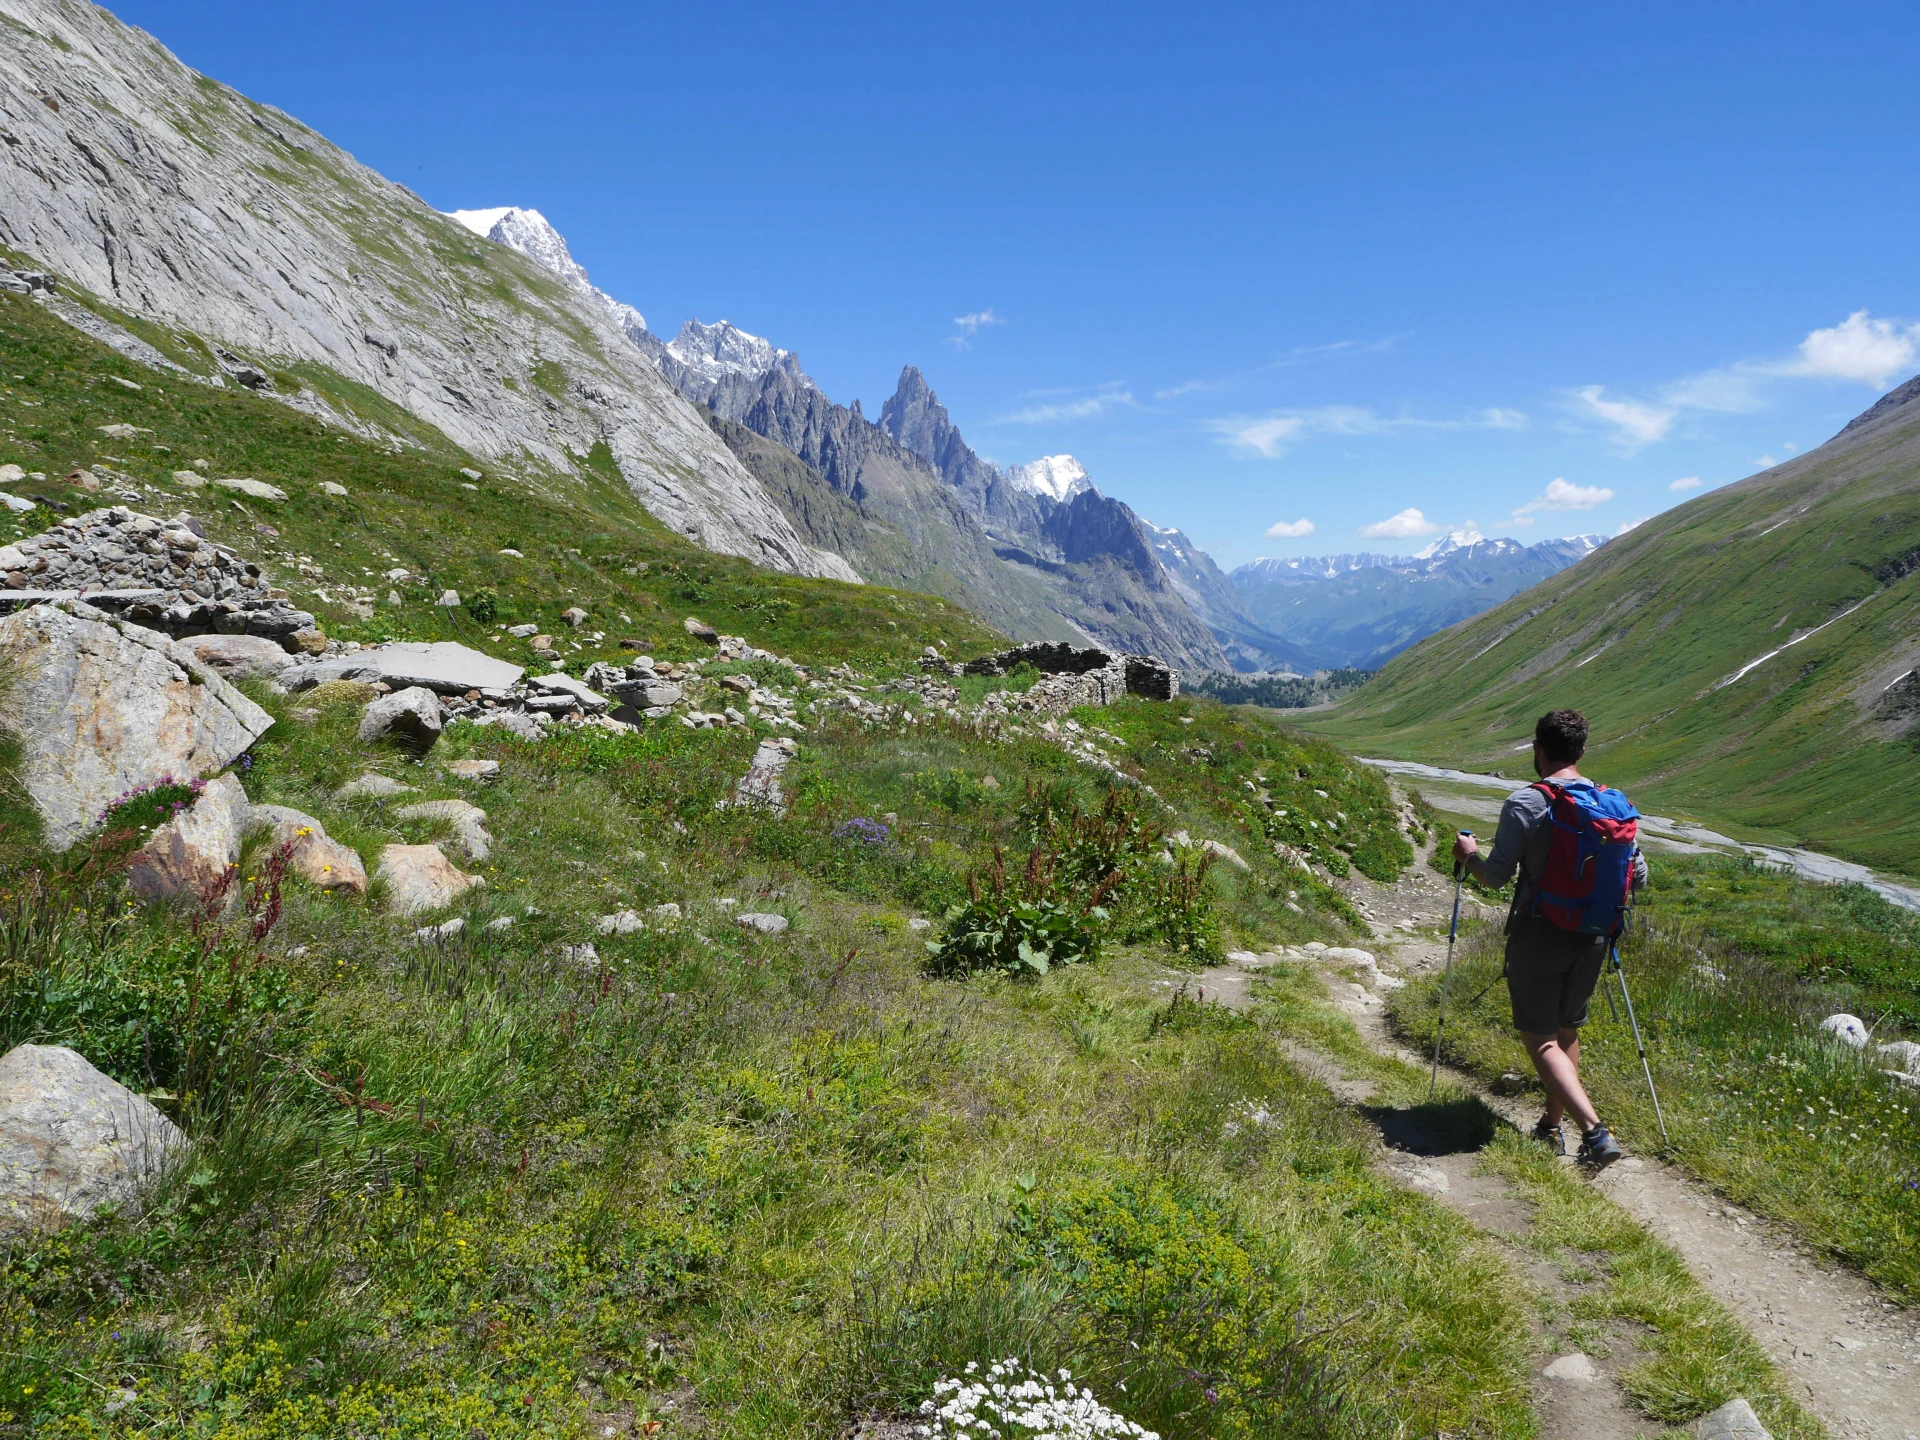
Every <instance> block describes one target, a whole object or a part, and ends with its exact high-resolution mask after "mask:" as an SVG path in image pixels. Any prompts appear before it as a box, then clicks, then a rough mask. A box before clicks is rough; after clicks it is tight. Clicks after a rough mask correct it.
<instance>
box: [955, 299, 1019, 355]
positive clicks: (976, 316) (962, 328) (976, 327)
mask: <svg viewBox="0 0 1920 1440" xmlns="http://www.w3.org/2000/svg"><path fill="white" fill-rule="evenodd" d="M953 323H954V328H955V333H954V334H952V335H949V336H947V338H946V340H945V341H944V342H943V343H945V344H948V345H951V346H953V347H954V348H955V349H957V350H971V349H972V348H973V337H974V336H975V335H977V334H979V333H980V332H981V331H982V330H984V329H986V327H987V326H989V325H1004V324H1006V323H1007V322H1006V321H1004V320H1002V319H1001V318H1000V317H999V316H998V315H995V314H994V313H993V307H992V306H991V305H989V306H988V307H987V308H986V309H984V310H975V311H973V312H972V313H971V314H967V315H956V316H954V317H953Z"/></svg>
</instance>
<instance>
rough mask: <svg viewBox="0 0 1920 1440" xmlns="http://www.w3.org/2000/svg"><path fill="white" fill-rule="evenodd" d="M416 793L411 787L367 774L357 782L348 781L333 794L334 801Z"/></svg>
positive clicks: (383, 797) (381, 798)
mask: <svg viewBox="0 0 1920 1440" xmlns="http://www.w3.org/2000/svg"><path fill="white" fill-rule="evenodd" d="M416 793H417V792H416V791H415V790H414V788H413V786H411V785H402V784H401V783H400V782H399V781H398V780H394V779H392V778H390V777H388V776H386V775H375V774H372V773H368V774H366V775H362V776H361V777H360V778H359V779H357V780H349V781H348V782H347V783H346V784H344V785H342V786H341V787H340V788H339V789H338V790H336V791H334V792H333V798H334V799H336V800H358V799H361V798H363V797H370V798H372V799H375V800H385V799H389V798H390V797H392V796H395V795H412V794H416Z"/></svg>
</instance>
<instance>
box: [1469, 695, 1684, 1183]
mask: <svg viewBox="0 0 1920 1440" xmlns="http://www.w3.org/2000/svg"><path fill="white" fill-rule="evenodd" d="M1586 748H1587V721H1586V717H1585V716H1583V715H1582V714H1581V713H1580V712H1579V711H1578V710H1555V711H1553V712H1552V713H1551V714H1547V715H1542V716H1541V717H1540V722H1539V724H1537V725H1535V726H1534V728H1533V769H1534V773H1535V774H1537V775H1538V776H1539V777H1540V779H1539V781H1538V782H1536V783H1535V784H1532V785H1528V786H1526V787H1525V788H1523V789H1520V790H1516V791H1514V792H1513V793H1512V794H1511V795H1509V796H1508V797H1507V803H1506V804H1505V805H1503V806H1501V807H1500V824H1499V826H1498V828H1496V829H1495V831H1494V834H1493V850H1492V851H1491V852H1490V853H1489V854H1487V855H1486V856H1485V857H1482V856H1481V854H1480V847H1479V845H1478V844H1477V843H1475V841H1474V838H1473V837H1472V836H1471V835H1461V836H1459V837H1458V838H1456V839H1455V841H1454V844H1453V858H1454V862H1455V864H1456V865H1459V866H1463V867H1465V869H1466V870H1467V872H1468V873H1469V874H1470V875H1472V876H1473V878H1474V879H1476V880H1478V881H1479V882H1480V883H1481V884H1483V885H1487V886H1490V887H1492V888H1493V889H1496V890H1497V889H1499V888H1500V887H1501V886H1503V885H1505V884H1506V883H1507V881H1508V879H1509V878H1511V877H1512V876H1513V874H1514V872H1515V871H1516V870H1518V871H1519V874H1520V879H1519V883H1518V884H1517V885H1516V886H1515V888H1514V895H1513V907H1512V909H1511V910H1509V911H1508V913H1507V928H1506V934H1507V993H1508V994H1509V996H1511V998H1512V1001H1513V1025H1514V1028H1515V1029H1516V1030H1518V1031H1519V1032H1520V1037H1521V1039H1522V1040H1524V1041H1525V1042H1526V1046H1527V1052H1528V1054H1530V1055H1531V1056H1532V1057H1533V1068H1534V1069H1535V1070H1536V1071H1538V1072H1539V1074H1540V1083H1541V1084H1542V1085H1543V1086H1545V1087H1546V1092H1547V1111H1546V1114H1544V1115H1542V1116H1541V1117H1540V1123H1539V1124H1537V1125H1535V1126H1534V1127H1533V1137H1534V1138H1535V1139H1536V1140H1539V1141H1541V1142H1542V1143H1543V1144H1546V1145H1550V1146H1552V1147H1553V1149H1554V1150H1555V1151H1556V1152H1557V1153H1558V1154H1561V1155H1564V1154H1566V1153H1567V1142H1566V1139H1565V1137H1564V1136H1563V1135H1562V1133H1561V1130H1560V1122H1561V1118H1562V1117H1563V1116H1566V1115H1572V1116H1573V1118H1574V1121H1575V1122H1576V1123H1577V1124H1578V1125H1579V1126H1580V1149H1579V1152H1578V1158H1579V1161H1580V1163H1581V1164H1583V1165H1587V1166H1591V1167H1593V1168H1595V1169H1598V1168H1600V1167H1602V1166H1606V1165H1611V1164H1612V1163H1613V1162H1614V1161H1616V1160H1618V1159H1620V1158H1622V1156H1623V1155H1624V1154H1625V1152H1624V1151H1623V1150H1621V1148H1620V1145H1619V1142H1618V1141H1616V1140H1615V1139H1614V1138H1613V1136H1612V1135H1610V1134H1609V1133H1608V1132H1607V1127H1606V1126H1604V1125H1602V1124H1601V1123H1600V1116H1599V1113H1598V1112H1597V1111H1596V1110H1595V1109H1594V1108H1593V1102H1592V1101H1591V1100H1589V1099H1588V1098H1587V1092H1586V1090H1585V1088H1583V1087H1582V1086H1581V1084H1580V1027H1581V1026H1582V1025H1584V1024H1586V1023H1587V1004H1588V1002H1589V1001H1590V1000H1591V999H1592V998H1593V987H1594V986H1595V985H1596V984H1597V983H1598V982H1599V979H1600V969H1601V966H1602V965H1604V964H1605V963H1606V959H1607V954H1608V951H1609V949H1610V947H1611V946H1612V944H1613V940H1614V937H1615V936H1617V935H1618V934H1619V933H1620V928H1621V925H1622V923H1623V920H1624V916H1625V908H1626V904H1627V900H1628V893H1629V889H1633V890H1637V889H1639V888H1640V887H1641V886H1643V885H1645V884H1646V883H1647V862H1646V859H1645V857H1643V856H1642V855H1641V854H1640V849H1639V846H1638V845H1637V844H1636V843H1635V840H1636V838H1637V835H1638V827H1637V825H1636V822H1637V820H1638V819H1639V816H1638V814H1637V813H1636V812H1635V811H1634V808H1633V806H1632V805H1630V804H1628V803H1627V798H1626V796H1624V795H1622V794H1621V793H1620V792H1619V791H1618V790H1609V789H1607V788H1606V787H1605V786H1602V785H1596V784H1595V783H1594V782H1593V781H1591V780H1589V779H1587V778H1586V777H1585V776H1583V775H1582V774H1581V773H1580V770H1579V763H1580V757H1581V756H1582V755H1584V754H1585V753H1586Z"/></svg>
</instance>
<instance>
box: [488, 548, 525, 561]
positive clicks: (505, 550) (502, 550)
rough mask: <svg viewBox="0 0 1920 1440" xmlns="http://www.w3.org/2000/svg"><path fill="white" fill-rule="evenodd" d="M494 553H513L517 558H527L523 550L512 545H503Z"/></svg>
mask: <svg viewBox="0 0 1920 1440" xmlns="http://www.w3.org/2000/svg"><path fill="white" fill-rule="evenodd" d="M493 553H494V554H496V555H511V556H512V557H513V558H514V559H515V560H524V559H526V558H527V557H526V555H525V554H524V553H523V552H521V551H519V550H516V549H514V548H513V547H512V546H511V545H503V546H501V547H500V548H499V549H498V550H496V551H494V552H493Z"/></svg>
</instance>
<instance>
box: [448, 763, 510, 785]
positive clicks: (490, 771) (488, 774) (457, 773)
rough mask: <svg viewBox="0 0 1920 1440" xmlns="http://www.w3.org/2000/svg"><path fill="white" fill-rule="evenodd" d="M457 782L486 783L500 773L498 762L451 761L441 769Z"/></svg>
mask: <svg viewBox="0 0 1920 1440" xmlns="http://www.w3.org/2000/svg"><path fill="white" fill-rule="evenodd" d="M440 768H441V769H443V770H445V771H446V772H447V773H448V774H449V775H451V776H453V777H454V778H455V779H456V780H473V781H479V782H485V781H488V780H491V779H493V777H494V776H496V775H498V774H499V773H500V762H499V761H498V760H449V761H447V762H446V764H444V765H442V766H441V767H440Z"/></svg>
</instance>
